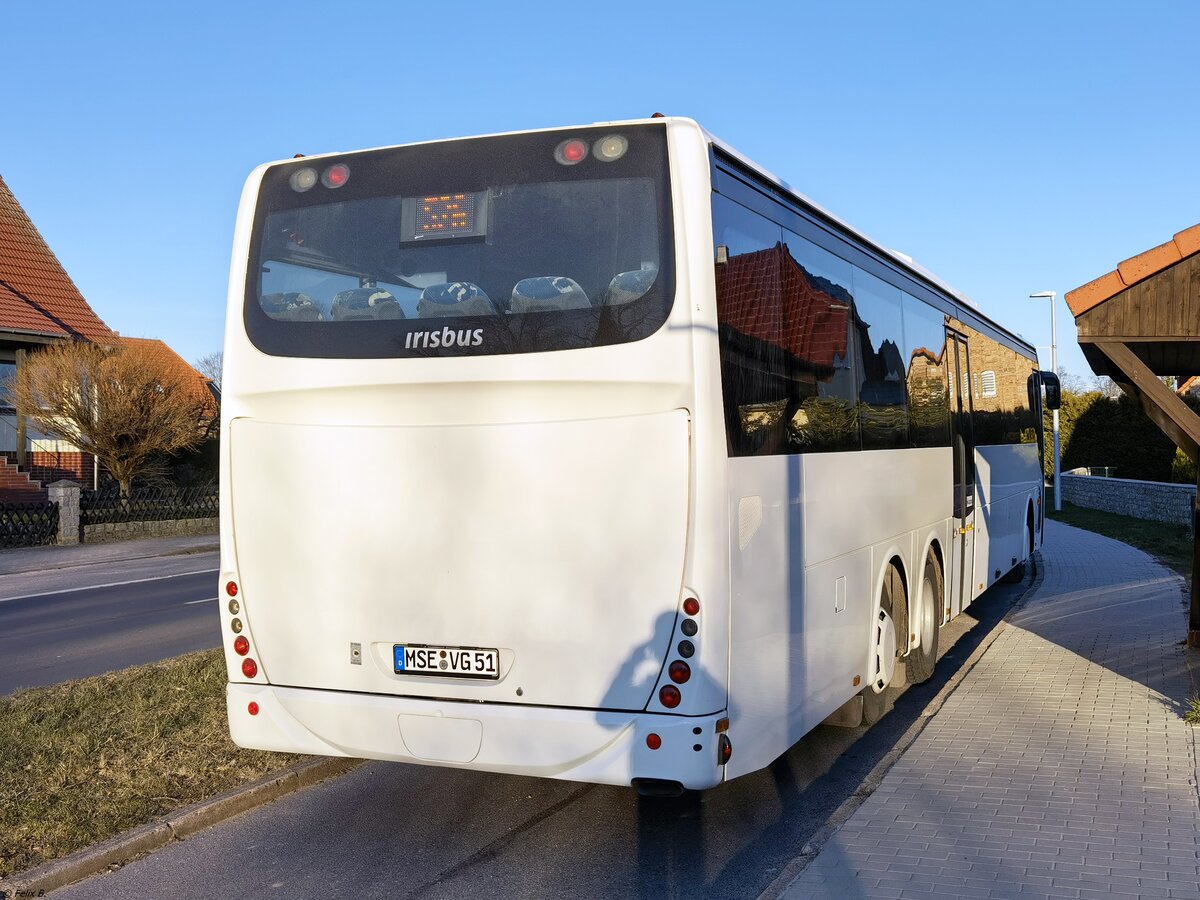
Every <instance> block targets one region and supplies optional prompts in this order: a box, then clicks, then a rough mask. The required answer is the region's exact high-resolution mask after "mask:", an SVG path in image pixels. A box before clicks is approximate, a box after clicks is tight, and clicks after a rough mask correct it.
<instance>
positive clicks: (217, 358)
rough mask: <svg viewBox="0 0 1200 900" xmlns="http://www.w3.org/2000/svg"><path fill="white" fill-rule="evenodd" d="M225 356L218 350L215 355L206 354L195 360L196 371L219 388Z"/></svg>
mask: <svg viewBox="0 0 1200 900" xmlns="http://www.w3.org/2000/svg"><path fill="white" fill-rule="evenodd" d="M224 361H225V354H224V353H222V352H221V351H220V350H218V351H217V352H216V353H206V354H205V355H204V356H202V357H200V358H199V359H198V360H196V371H197V372H199V373H200V374H201V375H203V376H204V377H205V378H207V379H209V380H210V381H211V382H212V383H213V384H215V385H216V386H217V387H220V386H221V369H222V367H223V365H224Z"/></svg>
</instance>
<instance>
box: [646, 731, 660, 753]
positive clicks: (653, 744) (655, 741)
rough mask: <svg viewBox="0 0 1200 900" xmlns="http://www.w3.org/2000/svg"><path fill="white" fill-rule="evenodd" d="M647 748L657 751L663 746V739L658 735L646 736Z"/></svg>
mask: <svg viewBox="0 0 1200 900" xmlns="http://www.w3.org/2000/svg"><path fill="white" fill-rule="evenodd" d="M646 746H647V747H649V748H650V749H651V750H657V749H658V748H659V747H661V746H662V738H660V737H659V736H658V735H657V734H648V735H646Z"/></svg>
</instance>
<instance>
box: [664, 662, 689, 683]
mask: <svg viewBox="0 0 1200 900" xmlns="http://www.w3.org/2000/svg"><path fill="white" fill-rule="evenodd" d="M667 674H668V675H670V676H671V680H672V681H673V682H675V683H676V684H683V683H685V682H686V681H687V680H688V679H689V678H691V677H692V667H691V666H689V665H688V664H687V663H685V662H684V661H683V660H682V659H677V660H675V662H673V663H671V668H669V669H667Z"/></svg>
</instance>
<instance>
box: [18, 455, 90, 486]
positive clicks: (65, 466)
mask: <svg viewBox="0 0 1200 900" xmlns="http://www.w3.org/2000/svg"><path fill="white" fill-rule="evenodd" d="M26 458H27V463H26V468H27V469H28V470H29V477H30V478H32V479H33V480H34V481H40V482H41V483H42V484H43V485H47V484H53V483H54V482H56V481H61V480H62V479H64V478H65V479H67V480H69V481H77V482H79V483H80V484H81V485H83V486H84V487H88V488H90V487H91V486H92V465H93V464H92V454H90V453H81V452H79V451H75V452H62V453H46V452H43V451H30V452H29V453H28V454H27V455H26Z"/></svg>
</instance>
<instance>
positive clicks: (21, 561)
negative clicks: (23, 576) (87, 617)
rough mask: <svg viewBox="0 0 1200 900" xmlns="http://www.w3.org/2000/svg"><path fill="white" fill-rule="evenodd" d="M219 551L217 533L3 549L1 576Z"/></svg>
mask: <svg viewBox="0 0 1200 900" xmlns="http://www.w3.org/2000/svg"><path fill="white" fill-rule="evenodd" d="M218 549H220V540H219V538H218V536H217V535H215V534H201V535H185V536H182V537H163V538H142V539H138V540H132V541H109V542H106V543H102V544H75V545H72V546H67V547H22V548H16V549H11V550H0V575H16V574H19V573H26V572H43V571H46V570H50V569H65V568H68V567H71V566H88V565H92V564H94V563H109V562H121V561H124V560H131V559H149V558H157V557H161V556H179V555H182V554H186V553H207V552H211V551H213V550H218Z"/></svg>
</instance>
